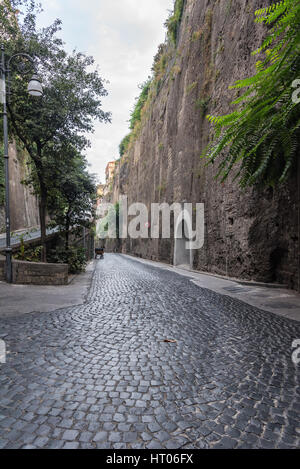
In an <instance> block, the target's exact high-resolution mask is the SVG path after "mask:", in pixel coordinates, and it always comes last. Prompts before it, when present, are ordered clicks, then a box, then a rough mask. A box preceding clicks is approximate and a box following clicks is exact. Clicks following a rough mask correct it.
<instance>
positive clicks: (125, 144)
mask: <svg viewBox="0 0 300 469" xmlns="http://www.w3.org/2000/svg"><path fill="white" fill-rule="evenodd" d="M129 142H130V134H128V135H126V137H124V138H123V140H122V141H121V143H120V145H119V153H120V156H123V155H125V153H126V152H127V150H128V146H129Z"/></svg>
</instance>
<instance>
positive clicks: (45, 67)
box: [0, 0, 110, 260]
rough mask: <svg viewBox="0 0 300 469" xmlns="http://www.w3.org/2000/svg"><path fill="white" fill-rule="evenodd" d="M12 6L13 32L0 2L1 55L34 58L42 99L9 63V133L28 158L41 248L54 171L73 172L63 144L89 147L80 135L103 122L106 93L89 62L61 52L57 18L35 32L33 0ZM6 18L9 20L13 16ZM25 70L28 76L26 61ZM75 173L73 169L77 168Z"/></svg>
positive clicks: (107, 116)
mask: <svg viewBox="0 0 300 469" xmlns="http://www.w3.org/2000/svg"><path fill="white" fill-rule="evenodd" d="M6 3H7V4H8V2H6ZM12 6H13V9H15V8H17V7H19V8H21V10H22V12H23V13H24V16H23V19H22V21H20V22H19V27H17V28H16V27H15V21H11V20H7V11H6V10H5V8H4V7H3V4H1V5H0V20H1V21H2V20H3V22H1V30H3V29H4V33H5V34H4V37H5V41H4V43H5V50H6V53H7V55H8V56H11V55H12V54H14V53H17V52H20V51H22V52H26V53H28V54H29V55H31V56H32V57H34V58H35V60H36V62H37V64H38V70H39V74H40V76H41V78H42V85H43V91H44V93H43V97H42V98H34V97H32V96H29V95H28V93H27V83H28V76H23V75H20V74H19V73H18V70H17V68H16V66H17V65H18V61H13V62H12V64H11V89H12V90H13V94H12V96H11V101H10V104H9V121H10V132H11V136H14V137H17V138H18V139H19V141H21V142H22V144H23V145H24V147H25V149H26V151H27V152H28V154H29V155H30V158H31V177H30V178H29V179H30V181H27V182H28V183H32V185H33V187H34V190H35V193H36V194H37V195H38V196H39V199H40V221H41V232H42V244H43V246H44V250H45V245H46V243H45V219H46V211H47V209H48V210H50V209H51V206H49V204H50V200H51V204H52V202H53V194H54V193H55V194H56V195H57V197H58V201H57V204H56V205H55V207H56V206H57V205H59V201H60V200H61V199H64V198H65V182H63V178H58V179H56V176H57V171H56V168H58V166H59V165H60V166H61V167H63V168H64V172H65V176H66V178H67V177H68V175H70V174H71V173H72V171H73V169H74V168H73V167H72V164H73V161H72V158H71V159H70V158H69V151H68V148H69V146H70V145H71V146H72V148H73V149H74V150H76V152H77V153H78V154H79V153H81V152H82V151H83V150H84V149H85V148H87V147H88V146H89V140H88V139H87V137H86V135H87V134H89V133H90V132H92V131H93V130H94V124H95V121H96V120H99V121H101V122H109V121H110V114H109V113H106V112H104V111H103V109H102V97H103V96H106V95H107V92H106V90H105V87H104V80H103V79H102V78H101V77H100V75H99V73H98V70H97V69H96V68H95V67H94V60H93V58H92V57H88V56H85V55H84V54H81V53H79V52H77V51H73V52H72V53H71V54H68V53H67V52H66V51H65V49H64V44H63V42H62V41H61V39H59V38H58V33H59V31H60V29H61V22H60V20H56V21H55V22H54V24H52V25H51V26H49V27H47V28H42V29H38V28H37V25H36V14H37V12H38V10H39V7H38V6H36V2H35V0H27V1H26V0H23V1H22V0H14V1H12ZM12 12H13V11H12ZM11 17H12V18H14V15H12V16H9V18H11ZM27 68H28V72H29V73H32V67H31V70H30V64H29V66H28V63H27V65H26V69H27ZM69 165H70V167H69ZM77 169H78V171H79V167H78V168H77ZM58 181H61V184H62V185H61V186H58ZM71 184H73V181H71ZM60 192H61V194H59V193H60ZM43 260H45V254H43Z"/></svg>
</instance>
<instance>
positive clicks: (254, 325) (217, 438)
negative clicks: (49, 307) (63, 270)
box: [0, 255, 300, 449]
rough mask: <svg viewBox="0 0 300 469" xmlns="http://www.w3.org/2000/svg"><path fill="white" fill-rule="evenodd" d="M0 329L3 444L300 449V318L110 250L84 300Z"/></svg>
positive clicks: (3, 324)
mask: <svg viewBox="0 0 300 469" xmlns="http://www.w3.org/2000/svg"><path fill="white" fill-rule="evenodd" d="M0 338H2V339H4V340H5V341H6V344H7V349H8V351H9V354H8V356H7V363H6V364H3V365H0V366H1V369H0V401H1V409H0V448H114V449H118V448H135V449H138V448H153V449H160V448H166V449H173V448H174V449H178V448H186V449H188V448H190V449H191V448H193V449H194V448H297V447H299V439H300V425H299V410H300V399H299V394H300V390H299V389H300V388H299V381H300V380H299V370H300V368H299V366H298V367H297V366H296V365H294V364H293V362H292V360H291V353H292V349H291V344H292V341H293V340H294V339H295V338H300V326H299V323H296V322H293V321H291V320H288V319H284V318H281V317H277V316H275V315H272V314H271V313H266V312H262V311H260V310H258V309H256V308H254V307H252V306H249V305H247V304H244V303H242V302H239V301H237V300H236V299H233V298H230V297H227V296H222V295H218V294H216V293H213V292H211V291H209V290H205V289H201V288H199V287H197V286H196V285H194V284H193V283H192V282H190V281H189V279H188V278H186V277H181V276H179V275H177V274H175V273H173V272H170V271H166V270H162V269H158V268H155V267H152V266H148V265H143V264H141V263H138V262H136V261H134V260H130V259H128V258H124V257H122V256H118V255H106V257H105V260H104V261H99V262H98V264H97V269H96V271H95V274H94V278H93V283H92V286H91V290H90V293H89V299H88V302H87V303H86V304H84V305H82V306H78V307H71V308H66V309H63V310H58V311H55V312H53V313H32V314H29V315H24V316H22V317H19V318H10V319H5V320H4V319H3V320H0ZM165 339H175V340H176V341H177V342H176V343H166V342H164V340H165Z"/></svg>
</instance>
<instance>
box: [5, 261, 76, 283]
mask: <svg viewBox="0 0 300 469" xmlns="http://www.w3.org/2000/svg"><path fill="white" fill-rule="evenodd" d="M4 271H5V257H3V256H0V280H2V281H3V280H5V275H4ZM13 283H15V284H21V285H67V284H68V265H67V264H44V263H41V262H25V261H13Z"/></svg>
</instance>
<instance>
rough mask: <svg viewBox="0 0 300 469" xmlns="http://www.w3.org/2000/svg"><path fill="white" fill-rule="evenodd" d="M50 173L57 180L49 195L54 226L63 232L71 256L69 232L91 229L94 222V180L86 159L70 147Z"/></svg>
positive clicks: (65, 150)
mask: <svg viewBox="0 0 300 469" xmlns="http://www.w3.org/2000/svg"><path fill="white" fill-rule="evenodd" d="M57 160H59V158H57ZM52 161H53V160H52ZM48 171H49V173H50V174H52V176H55V179H54V181H53V184H52V185H51V187H50V188H49V195H48V198H49V206H50V207H51V211H50V215H51V219H52V221H53V222H54V223H55V225H57V226H59V227H61V229H62V231H63V232H64V238H65V252H66V256H68V252H69V234H70V229H71V228H72V229H73V230H74V229H77V228H79V227H86V228H91V225H92V223H93V221H94V215H95V206H96V183H95V178H94V177H93V176H91V175H90V174H89V173H88V170H87V162H86V160H85V158H84V157H83V156H82V155H80V154H79V153H78V152H77V150H76V149H75V148H74V147H72V146H71V145H69V146H68V147H67V148H65V149H64V151H63V158H60V164H59V165H56V167H54V168H49V166H48Z"/></svg>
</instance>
